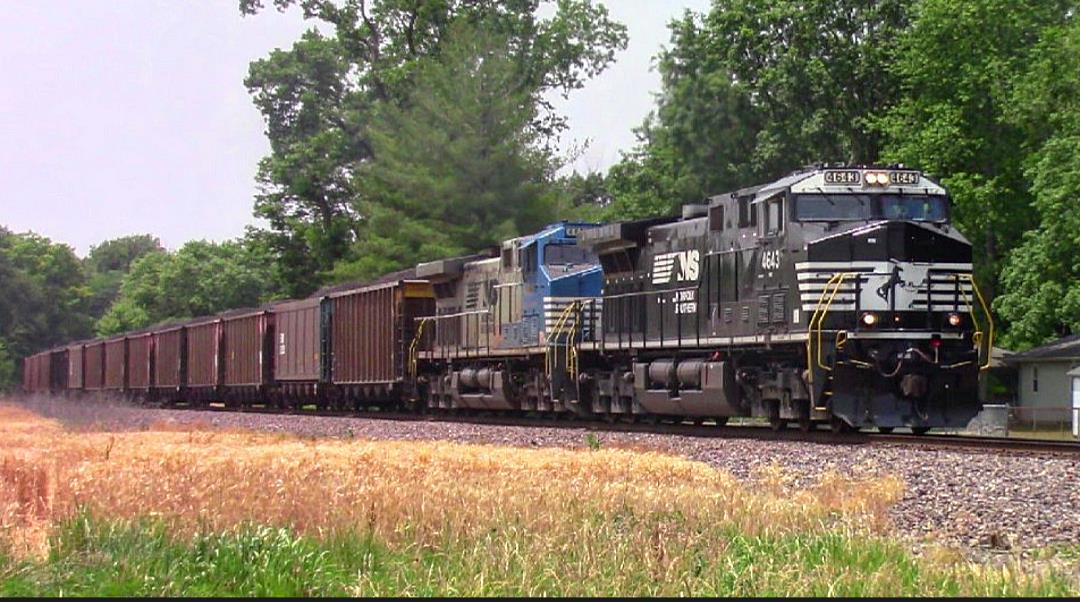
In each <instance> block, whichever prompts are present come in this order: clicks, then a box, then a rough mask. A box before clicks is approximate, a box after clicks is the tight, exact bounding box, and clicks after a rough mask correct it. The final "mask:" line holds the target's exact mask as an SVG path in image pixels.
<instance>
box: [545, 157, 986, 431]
mask: <svg viewBox="0 0 1080 602" xmlns="http://www.w3.org/2000/svg"><path fill="white" fill-rule="evenodd" d="M948 215H949V214H948V197H947V194H946V192H945V190H944V189H943V188H942V187H941V186H939V185H938V184H937V183H935V182H933V181H931V180H930V179H928V178H926V177H925V176H923V175H922V174H920V173H918V172H914V171H910V170H905V169H895V168H894V169H887V168H880V169H877V168H873V169H872V168H844V169H828V168H819V169H811V170H807V171H803V172H798V173H795V174H792V175H791V176H788V177H785V178H783V179H780V180H778V181H776V182H773V183H770V184H767V185H764V186H759V187H753V188H748V189H743V190H739V191H736V192H733V193H730V194H725V195H720V196H717V197H713V198H712V199H711V200H710V203H709V204H708V205H700V206H687V207H685V208H684V211H683V216H682V217H681V218H670V219H654V220H644V221H638V222H625V223H619V224H612V225H610V226H606V227H604V228H600V229H597V230H593V231H590V232H587V233H584V234H583V236H582V244H585V245H588V246H591V247H592V248H594V249H595V250H596V253H597V254H598V256H599V257H600V261H601V264H602V266H603V269H604V294H603V298H602V305H603V312H602V317H601V318H599V320H600V322H601V323H600V324H599V325H598V326H597V327H593V328H590V329H588V330H589V331H590V332H594V333H596V334H595V335H594V336H592V337H590V339H588V340H582V341H581V342H580V343H579V354H580V357H579V358H578V359H577V361H575V362H573V363H571V364H570V365H569V366H568V368H567V369H566V370H564V372H565V377H564V378H562V379H560V378H558V377H555V378H553V382H554V383H555V384H556V385H557V384H558V383H559V382H565V383H573V384H574V386H572V387H570V386H566V387H563V389H562V390H561V394H562V395H563V396H566V397H570V398H574V401H575V402H576V403H577V404H578V405H580V406H582V407H584V408H588V409H589V410H591V411H592V412H595V413H604V414H614V415H618V414H626V415H630V416H633V415H641V414H651V415H674V416H688V417H696V418H715V419H717V420H719V421H721V422H723V421H725V420H726V419H727V418H729V417H733V416H761V417H767V418H768V419H769V420H770V422H771V423H772V424H773V425H774V426H775V427H777V428H779V427H782V426H783V425H784V424H786V423H787V422H788V421H797V422H798V423H799V424H800V426H802V427H804V428H810V427H811V426H812V425H813V423H814V422H829V423H831V424H832V426H833V427H834V428H837V429H843V428H847V427H850V426H854V427H872V426H874V427H879V428H881V429H883V430H889V429H892V428H895V427H909V428H912V429H913V430H916V431H921V430H923V429H927V428H931V427H963V426H965V425H966V424H967V423H968V421H970V419H971V418H972V417H973V416H974V415H975V414H976V413H977V412H978V411H979V409H980V404H979V401H978V395H977V381H978V372H979V368H980V362H981V361H983V360H984V358H985V357H988V353H989V349H990V345H991V340H990V337H992V326H991V323H990V322H989V317H988V312H984V311H982V310H984V309H985V307H983V306H982V305H981V304H980V299H981V297H980V296H979V294H978V291H977V287H976V286H975V283H974V280H973V279H972V276H971V272H972V263H971V245H970V244H969V243H968V242H967V241H966V240H965V239H964V238H963V237H962V236H961V235H960V234H959V233H958V232H957V231H956V230H955V228H953V227H952V225H951V224H950V223H949V220H948Z"/></svg>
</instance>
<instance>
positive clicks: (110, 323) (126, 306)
mask: <svg viewBox="0 0 1080 602" xmlns="http://www.w3.org/2000/svg"><path fill="white" fill-rule="evenodd" d="M270 283H271V273H270V267H269V262H268V261H267V258H266V257H265V256H262V255H260V254H258V253H257V252H255V251H253V250H252V249H250V248H249V247H247V246H245V245H244V244H242V243H240V242H234V241H231V242H223V243H212V242H206V241H192V242H189V243H187V244H185V245H184V246H183V247H181V248H180V250H179V251H177V252H176V253H151V254H149V255H145V256H143V257H142V258H140V259H138V260H137V261H136V262H135V263H134V264H132V266H131V272H130V274H129V275H128V277H127V279H126V280H125V281H124V284H123V286H122V287H121V290H120V296H119V298H117V300H116V302H115V303H113V305H112V307H110V308H109V311H108V312H107V313H106V314H105V316H103V317H102V318H101V320H99V321H98V324H97V329H98V333H99V334H100V335H102V336H105V335H109V334H115V333H119V332H124V331H128V330H133V329H138V328H143V327H146V326H150V325H151V324H155V323H158V322H162V321H165V320H171V319H181V318H194V317H198V316H206V315H212V314H215V313H218V312H221V311H225V310H228V309H234V308H239V307H251V306H257V305H259V304H260V303H262V302H264V301H265V300H267V298H268V297H269V295H270V286H271V284H270Z"/></svg>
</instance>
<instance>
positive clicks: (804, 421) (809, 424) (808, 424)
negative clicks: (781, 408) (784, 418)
mask: <svg viewBox="0 0 1080 602" xmlns="http://www.w3.org/2000/svg"><path fill="white" fill-rule="evenodd" d="M813 429H814V421H813V420H810V417H809V416H799V430H800V431H802V432H804V433H809V432H810V431H811V430H813Z"/></svg>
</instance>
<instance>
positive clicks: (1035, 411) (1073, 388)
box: [1007, 334, 1080, 426]
mask: <svg viewBox="0 0 1080 602" xmlns="http://www.w3.org/2000/svg"><path fill="white" fill-rule="evenodd" d="M1007 361H1008V363H1010V364H1012V365H1014V366H1016V368H1017V370H1018V372H1019V379H1018V382H1017V394H1016V406H1015V408H1014V416H1015V417H1016V418H1017V419H1018V421H1020V422H1021V423H1022V424H1023V423H1027V424H1032V423H1037V424H1042V425H1047V426H1052V425H1061V424H1063V423H1071V422H1073V414H1074V410H1073V407H1074V403H1080V334H1074V335H1071V336H1067V337H1065V338H1063V339H1060V340H1057V341H1054V342H1053V343H1050V344H1048V345H1043V346H1042V347H1036V348H1034V349H1031V350H1028V351H1025V352H1023V353H1017V354H1015V355H1013V356H1011V357H1009V358H1008V360H1007ZM1074 400H1077V401H1074ZM1077 407H1080V405H1078V406H1077Z"/></svg>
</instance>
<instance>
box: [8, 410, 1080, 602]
mask: <svg viewBox="0 0 1080 602" xmlns="http://www.w3.org/2000/svg"><path fill="white" fill-rule="evenodd" d="M593 447H596V446H595V445H594V446H593ZM760 477H761V478H760V479H758V480H756V481H754V484H753V485H748V484H745V483H742V482H740V481H738V480H736V479H734V478H732V477H731V476H729V475H726V474H723V473H719V472H716V471H714V470H712V469H711V468H709V467H708V466H705V465H703V464H700V463H696V462H691V461H688V460H685V459H681V458H677V457H671V456H665V455H659V454H655V453H647V452H641V451H635V450H619V449H605V448H603V446H602V445H601V446H600V449H590V448H589V447H588V446H586V447H585V448H583V449H582V450H559V449H531V448H530V449H519V448H505V447H495V446H477V445H456V444H449V443H421V442H385V441H382V442H374V441H360V440H356V441H348V440H312V439H301V438H296V437H292V436H286V435H272V434H255V433H247V432H225V431H214V430H198V429H197V430H176V429H174V428H169V427H163V428H158V429H150V430H148V431H144V432H117V433H110V432H96V431H82V432H76V433H72V432H68V431H65V430H64V429H63V428H62V427H61V426H60V425H58V424H57V423H54V422H51V421H48V420H45V419H42V418H40V417H37V416H35V415H33V414H30V413H28V412H26V411H24V410H22V409H18V408H14V407H0V541H2V543H0V550H2V552H0V595H5V596H15V595H113V596H118V595H200V596H215V595H256V594H257V595H603V596H612V595H709V596H717V595H867V596H869V595H890V596H895V595H1013V594H1020V595H1074V594H1076V593H1080V583H1078V581H1077V577H1076V573H1075V571H1074V570H1073V569H1072V568H1070V567H1072V566H1075V562H1076V555H1077V553H1078V552H1080V548H1078V549H1077V550H1066V551H1062V552H1060V553H1058V554H1056V555H1055V557H1054V558H1051V559H1049V560H1043V561H1040V562H1039V563H1038V564H1032V563H1025V564H1017V563H1012V562H1010V563H1006V564H1004V565H995V566H990V565H979V564H973V563H971V562H969V561H967V560H965V559H964V558H963V557H962V556H961V555H960V554H958V553H956V552H951V551H948V550H945V549H931V551H930V552H929V553H926V554H923V555H921V556H916V555H914V554H913V553H912V552H911V551H910V550H909V549H908V547H907V544H905V543H903V542H900V541H897V540H895V538H894V537H893V536H892V534H891V533H890V531H889V525H888V510H889V508H890V506H891V505H892V504H894V503H895V502H896V500H898V499H899V497H900V496H901V495H902V493H903V484H902V483H900V482H899V481H897V480H895V479H890V478H880V477H867V478H865V479H858V478H853V479H845V478H840V477H838V476H836V475H827V476H825V477H824V478H823V479H822V481H821V482H820V483H819V484H818V485H817V486H814V487H810V488H807V489H794V488H792V487H791V486H790V483H789V480H790V479H789V476H788V475H784V474H782V473H780V472H779V471H776V470H772V471H766V472H765V473H763V474H761V475H760Z"/></svg>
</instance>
